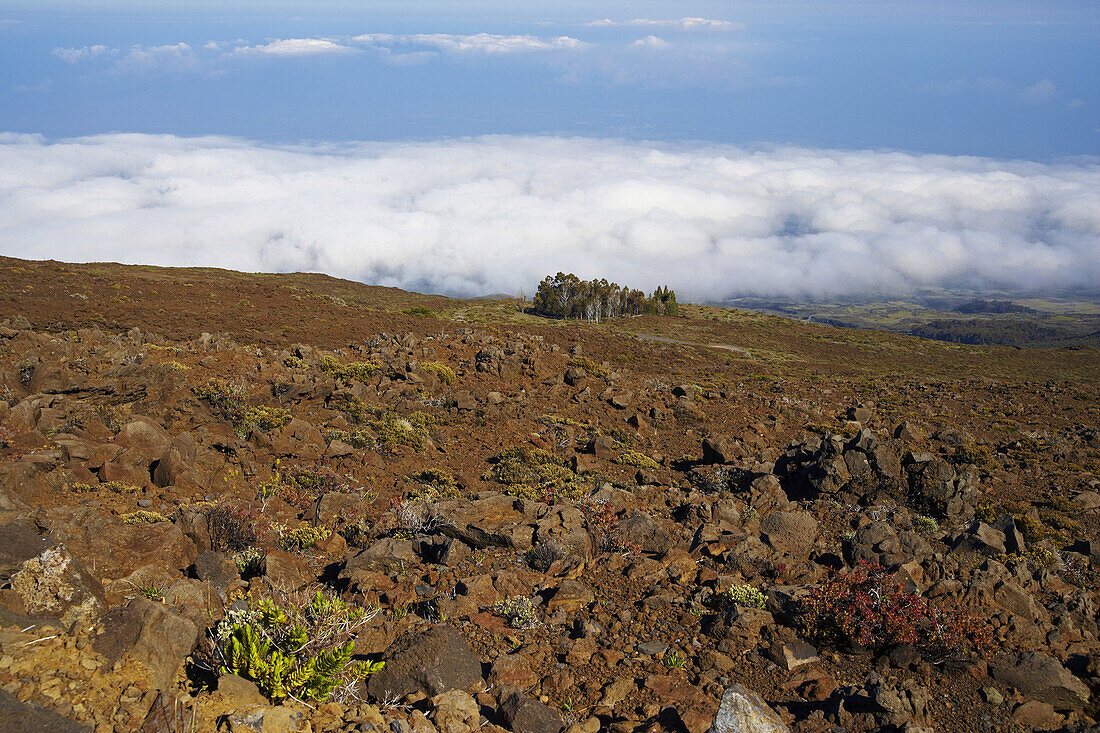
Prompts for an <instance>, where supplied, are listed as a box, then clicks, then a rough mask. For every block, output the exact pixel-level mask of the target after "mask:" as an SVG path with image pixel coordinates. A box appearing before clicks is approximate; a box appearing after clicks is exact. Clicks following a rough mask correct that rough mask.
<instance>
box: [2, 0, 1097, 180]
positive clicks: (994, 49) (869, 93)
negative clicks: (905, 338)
mask: <svg viewBox="0 0 1100 733" xmlns="http://www.w3.org/2000/svg"><path fill="white" fill-rule="evenodd" d="M912 5H913V4H912V3H905V4H902V3H882V2H859V3H843V2H819V3H789V4H784V3H744V4H739V3H730V2H724V3H706V2H704V3H598V2H597V3H526V4H520V3H499V4H496V5H494V4H492V3H460V2H449V3H434V4H433V3H427V4H418V7H417V10H415V11H413V12H409V11H408V10H404V9H401V6H400V5H398V4H390V5H387V4H386V3H350V2H349V3H298V4H290V3H286V4H278V3H276V4H271V3H263V4H259V3H256V4H251V5H250V4H244V3H232V2H229V3H217V4H215V3H207V2H198V3H195V2H190V3H187V4H186V8H187V9H186V10H180V9H179V8H180V7H181V6H184V4H182V3H162V4H150V3H148V2H143V3H132V4H126V3H114V4H102V5H98V6H97V4H96V3H89V2H81V3H75V2H74V3H59V2H55V3H52V4H51V3H33V4H32V3H22V4H21V3H19V2H15V3H10V2H9V3H6V4H5V6H4V7H5V9H4V10H2V11H0V21H3V22H2V23H0V122H2V124H0V129H6V130H9V131H19V132H35V133H42V134H45V135H47V136H50V137H68V136H78V135H86V134H94V133H102V132H111V131H126V132H149V133H171V134H178V135H204V134H223V135H235V136H242V137H247V138H250V139H259V140H267V141H298V140H329V141H346V140H399V139H431V138H438V137H454V136H467V135H483V134H553V135H585V136H593V135H595V136H615V137H627V138H631V139H651V140H703V141H713V142H723V143H734V144H755V143H785V144H799V145H807V146H815V147H829V148H845V149H863V148H892V149H902V150H910V151H921V152H942V153H950V154H972V155H984V156H993V157H1000V158H1028V159H1049V158H1051V157H1054V156H1059V155H1077V154H1095V153H1097V152H1098V151H1100V131H1098V128H1100V116H1098V114H1097V112H1098V109H1100V64H1098V63H1097V62H1096V61H1097V58H1098V51H1100V48H1098V45H1100V42H1098V39H1100V25H1098V23H1100V9H1098V7H1100V6H1097V5H1096V4H1095V3H1089V2H1066V1H1063V2H1055V3H1034V2H1029V3H1016V2H995V3H993V2H988V3H987V2H983V3H971V4H963V7H961V8H959V7H953V6H951V5H948V4H946V3H921V4H918V5H920V7H918V8H913V7H911V6H912ZM776 6H778V7H776ZM96 7H99V8H101V9H99V10H94V8H96ZM150 8H153V9H150ZM261 8H262V11H260V9H261ZM683 18H699V19H706V20H707V21H711V22H696V23H692V22H690V21H689V22H679V23H676V22H662V21H678V20H680V19H683ZM601 20H608V21H612V22H605V23H597V24H593V22H594V21H601ZM638 20H646V21H650V22H648V23H646V22H631V21H638ZM378 34H390V35H393V36H396V37H397V38H396V39H394V40H392V41H381V42H378V41H375V42H364V41H362V40H358V41H357V40H355V39H356V38H357V37H362V36H364V35H378ZM478 34H488V35H489V36H490V37H489V38H486V37H485V36H478ZM462 37H467V38H468V39H469V38H472V40H471V41H469V42H467V43H465V44H464V43H462V41H461V38H462ZM492 37H498V38H496V39H495V41H496V45H495V46H493V43H494V38H492ZM508 37H520V39H513V40H515V42H514V43H513V44H512V45H511V46H508V45H507V43H506V39H507V38H508ZM563 37H564V38H567V39H573V40H570V41H566V42H562V43H555V39H559V38H563ZM479 38H480V39H481V44H480V45H479V44H478V40H477V39H479ZM448 39H449V40H451V41H452V42H451V43H450V44H449V45H448V44H447V43H444V41H447V40H448ZM280 43H282V45H281V46H280V45H279V44H280ZM294 43H297V44H298V45H297V46H295V45H293V44H294ZM180 44H185V46H181V45H180ZM311 44H312V45H311ZM249 49H251V50H249ZM280 51H281V53H280Z"/></svg>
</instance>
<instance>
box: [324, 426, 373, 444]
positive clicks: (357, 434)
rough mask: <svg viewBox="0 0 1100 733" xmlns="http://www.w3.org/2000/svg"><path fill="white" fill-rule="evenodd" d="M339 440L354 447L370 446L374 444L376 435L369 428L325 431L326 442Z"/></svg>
mask: <svg viewBox="0 0 1100 733" xmlns="http://www.w3.org/2000/svg"><path fill="white" fill-rule="evenodd" d="M334 440H339V441H340V442H341V443H347V444H348V445H350V446H351V447H352V448H370V447H371V446H373V445H374V435H373V434H371V433H370V432H369V431H367V430H362V429H356V430H329V431H328V432H326V433H325V442H326V443H331V442H332V441H334Z"/></svg>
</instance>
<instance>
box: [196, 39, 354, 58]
mask: <svg viewBox="0 0 1100 733" xmlns="http://www.w3.org/2000/svg"><path fill="white" fill-rule="evenodd" d="M209 46H210V44H207V47H208V48H209ZM356 51H357V49H355V48H352V47H351V46H345V45H343V44H341V43H337V42H336V41H333V40H330V39H327V38H280V39H276V40H274V41H270V42H268V43H265V44H263V45H261V46H240V47H238V48H235V49H233V51H232V53H233V54H235V55H245V56H248V55H252V56H257V55H259V56H317V55H325V54H343V53H355V52H356Z"/></svg>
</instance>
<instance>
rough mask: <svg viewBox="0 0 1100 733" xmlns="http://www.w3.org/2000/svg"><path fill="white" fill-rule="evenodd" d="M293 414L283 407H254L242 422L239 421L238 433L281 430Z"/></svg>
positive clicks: (246, 413)
mask: <svg viewBox="0 0 1100 733" xmlns="http://www.w3.org/2000/svg"><path fill="white" fill-rule="evenodd" d="M291 417H292V416H291V414H290V413H289V412H288V411H286V410H284V409H283V408H281V407H266V406H262V405H261V406H259V407H252V408H249V410H248V411H247V412H245V414H244V416H243V417H242V418H241V420H240V422H239V423H237V425H236V428H237V433H239V434H247V433H248V432H249V431H252V430H256V431H259V432H261V433H267V432H270V431H272V430H281V429H282V428H283V427H284V426H285V425H286V424H287V423H288V422H290V420H291Z"/></svg>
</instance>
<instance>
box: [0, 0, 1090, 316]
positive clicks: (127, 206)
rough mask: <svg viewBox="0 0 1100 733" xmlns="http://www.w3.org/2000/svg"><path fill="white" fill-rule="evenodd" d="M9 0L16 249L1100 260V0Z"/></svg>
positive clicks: (785, 261)
mask: <svg viewBox="0 0 1100 733" xmlns="http://www.w3.org/2000/svg"><path fill="white" fill-rule="evenodd" d="M410 4H412V3H408V2H404V3H396V2H393V3H390V2H374V3H361V2H334V1H332V0H329V1H328V2H326V1H325V0H320V1H319V2H311V3H281V2H259V1H258V0H257V1H256V2H242V1H241V0H237V1H236V2H234V1H233V0H228V1H227V2H212V1H210V0H191V1H190V2H187V3H176V2H171V3H170V2H159V3H158V2H151V1H150V0H143V1H142V2H136V1H134V2H121V1H116V2H113V3H97V2H94V1H92V2H89V1H88V0H81V2H75V1H73V2H69V1H63V0H38V1H36V2H26V1H25V0H7V2H5V3H4V4H2V5H0V254H7V255H13V256H19V257H29V258H46V257H51V258H56V259H62V260H84V261H87V260H114V261H123V262H135V263H147V264H161V265H212V266H221V267H231V268H236V269H244V270H256V271H287V270H310V271H320V272H326V273H329V274H333V275H337V276H342V277H348V278H353V279H358V280H362V281H365V282H370V283H378V284H383V285H395V286H399V287H404V288H409V289H416V290H421V291H430V292H442V293H446V294H453V295H479V294H485V293H494V292H517V291H519V290H521V289H523V290H526V291H527V292H529V293H530V292H531V291H532V290H533V289H534V287H535V285H536V284H537V283H538V281H539V280H540V279H541V278H542V276H543V275H545V274H547V273H553V272H557V271H559V270H564V271H571V272H575V273H577V274H578V275H581V276H583V277H608V278H610V279H615V280H618V281H619V282H625V283H629V284H630V285H632V286H635V287H644V288H646V289H651V288H652V287H654V286H655V285H657V284H669V285H671V286H673V287H674V288H675V289H676V290H677V291H678V292H679V293H680V294H681V295H682V297H686V298H688V299H699V300H722V299H724V298H727V297H731V296H737V295H761V296H791V297H814V296H825V297H833V296H838V295H868V294H882V295H891V294H903V293H910V292H913V291H916V290H921V289H926V288H943V287H966V288H977V289H983V288H987V289H992V288H1004V289H1018V290H1029V291H1033V290H1042V291H1047V292H1050V291H1057V292H1064V291H1067V290H1071V289H1081V288H1085V289H1091V290H1096V288H1097V284H1098V283H1100V158H1098V157H1097V156H1098V154H1100V115H1098V110H1100V63H1097V59H1098V58H1100V53H1098V50H1100V49H1098V45H1100V43H1098V39H1100V5H1098V4H1097V3H1096V2H1095V0H1087V1H1086V0H1060V1H1050V2H1042V3H1040V2H1034V1H1029V2H1020V1H1018V0H996V1H993V0H988V1H987V0H983V1H982V2H970V3H947V2H920V3H913V2H905V3H901V2H882V1H876V0H860V1H850V2H845V1H844V0H828V1H825V0H816V1H814V2H787V3H783V2H775V0H769V1H768V2H762V1H761V2H755V1H754V2H740V3H735V2H705V1H704V2H677V3H670V2H583V3H582V2H573V1H571V0H561V1H560V2H554V3H547V2H534V1H530V2H524V3H516V2H507V3H505V2H498V3H492V2H476V3H475V2H461V0H449V1H448V2H437V1H433V0H426V1H425V2H418V3H415V4H414V5H415V9H414V10H411V11H410V10H409V9H408V8H407V7H406V6H407V5H410Z"/></svg>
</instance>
